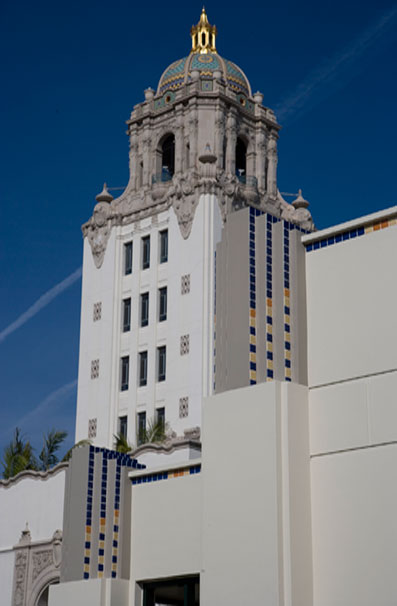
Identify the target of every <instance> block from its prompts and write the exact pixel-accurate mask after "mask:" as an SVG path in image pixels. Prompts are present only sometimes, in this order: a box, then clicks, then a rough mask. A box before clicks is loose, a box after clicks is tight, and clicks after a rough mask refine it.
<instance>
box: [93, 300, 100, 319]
mask: <svg viewBox="0 0 397 606" xmlns="http://www.w3.org/2000/svg"><path fill="white" fill-rule="evenodd" d="M101 318H102V302H101V301H99V302H98V303H94V311H93V320H94V322H98V320H100V319H101Z"/></svg>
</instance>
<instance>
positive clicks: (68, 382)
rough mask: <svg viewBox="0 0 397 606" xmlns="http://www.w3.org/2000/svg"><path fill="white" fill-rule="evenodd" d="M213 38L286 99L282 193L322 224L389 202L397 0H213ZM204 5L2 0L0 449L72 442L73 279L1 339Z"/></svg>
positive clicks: (108, 176) (76, 244)
mask: <svg viewBox="0 0 397 606" xmlns="http://www.w3.org/2000/svg"><path fill="white" fill-rule="evenodd" d="M206 9H207V12H208V17H209V20H210V22H211V23H215V24H216V25H217V27H218V38H217V49H218V52H219V53H220V54H221V55H223V56H224V57H226V58H228V59H231V60H232V61H234V62H236V63H237V64H238V65H240V66H241V68H242V69H243V70H244V71H245V73H246V74H247V76H248V78H249V79H250V81H251V85H252V89H253V91H256V90H260V91H261V92H262V93H263V94H264V104H265V105H267V106H269V107H272V108H274V109H277V110H278V114H279V117H280V122H281V124H282V125H283V129H282V131H281V135H280V142H279V171H278V175H279V187H280V190H281V191H287V192H296V191H297V190H298V188H300V187H301V188H302V189H303V194H304V196H305V197H306V198H307V199H308V200H309V202H310V204H311V206H310V208H311V211H312V214H313V216H314V219H315V222H316V224H317V227H319V228H323V227H327V226H330V225H333V224H335V223H340V222H342V221H345V220H348V219H351V218H354V217H357V216H360V215H363V214H367V213H370V212H374V211H376V210H380V209H382V208H386V207H388V206H392V205H394V204H396V195H395V183H394V181H395V173H396V155H395V141H396V140H397V116H396V111H395V107H396V97H397V79H396V72H395V64H396V51H397V41H396V32H397V5H393V4H392V3H390V2H385V1H381V2H379V1H378V2H375V1H374V0H372V1H371V2H365V1H364V2H362V1H360V2H358V1H351V2H346V1H343V2H342V0H335V2H333V3H329V5H324V4H321V3H318V2H313V1H308V0H306V1H302V2H299V3H293V2H292V1H291V0H287V1H285V2H283V3H273V2H267V3H266V2H263V3H251V4H244V3H241V2H235V1H229V2H222V1H219V0H218V1H213V2H212V3H211V4H207V5H206ZM200 11H201V4H197V5H194V4H192V3H186V2H183V3H182V2H179V1H178V2H173V3H172V4H170V3H160V2H157V3H156V2H154V3H153V2H151V3H135V2H132V1H131V0H130V1H129V2H127V1H124V0H113V2H103V1H102V0H96V1H95V2H94V1H91V0H81V1H79V2H77V1H76V0H70V1H69V2H68V3H61V4H60V3H55V2H49V1H48V0H42V1H38V2H34V3H33V2H27V1H26V0H22V1H20V2H18V3H16V2H10V1H3V3H2V6H1V9H0V33H1V36H0V53H1V57H2V61H1V71H2V74H1V75H2V77H1V82H2V94H1V96H0V106H1V112H0V115H1V118H0V128H1V131H0V137H1V147H0V154H1V158H0V160H1V161H0V167H1V169H0V170H1V172H0V203H1V206H0V208H1V221H0V230H1V231H0V237H1V239H0V242H1V244H0V255H1V257H0V262H1V275H2V280H1V293H0V294H1V303H0V305H1V313H0V368H1V374H0V390H1V391H0V393H1V409H0V410H1V412H0V452H2V450H3V447H4V444H5V443H6V442H7V441H8V440H9V438H10V437H11V434H12V431H13V428H14V427H15V426H16V425H19V426H21V427H22V429H23V431H24V432H25V433H26V434H27V435H30V436H31V438H32V441H33V443H34V444H35V445H36V446H37V447H38V446H39V443H40V440H41V435H42V433H43V432H44V431H46V430H48V429H51V428H52V427H57V428H63V429H67V430H68V431H69V438H68V445H69V444H71V443H72V442H73V431H74V429H73V427H74V411H75V400H76V390H75V383H74V382H75V380H76V378H77V364H78V340H79V321H80V317H79V314H80V309H79V307H80V281H79V280H77V281H75V282H74V283H73V285H72V286H70V287H69V288H66V289H65V290H63V292H62V293H61V294H58V296H55V297H54V298H53V300H52V302H50V303H49V304H48V305H46V306H45V307H44V308H43V309H42V310H41V311H39V312H38V313H36V314H35V315H33V314H32V317H31V318H30V319H29V320H28V321H26V322H25V323H24V324H23V325H21V326H20V327H19V328H18V329H16V330H14V331H13V332H12V331H10V332H9V334H7V336H4V333H3V338H2V339H1V333H2V331H4V330H5V329H6V328H7V327H9V326H10V325H11V324H12V323H13V322H14V321H15V320H16V319H17V318H18V317H19V316H20V315H21V314H23V313H24V312H25V311H26V310H27V309H28V308H29V307H30V306H31V305H32V304H34V302H35V301H36V300H37V299H38V298H39V297H41V296H42V295H44V294H45V293H47V292H48V291H49V290H50V289H51V288H53V287H54V286H55V285H56V284H58V283H59V282H61V281H62V280H64V279H65V278H67V277H68V276H69V275H70V274H72V272H74V271H75V270H76V269H78V268H79V267H80V265H81V261H82V237H81V231H80V225H81V224H82V223H83V222H84V221H86V220H87V219H88V218H89V217H90V215H91V213H92V209H93V206H94V204H95V195H96V194H97V193H98V192H99V191H100V190H101V189H102V184H103V182H104V181H107V183H108V184H109V185H110V186H123V185H125V184H126V183H127V179H128V140H127V136H126V135H125V129H126V126H125V120H127V119H128V117H129V114H130V112H131V110H132V107H133V105H134V104H136V103H138V102H140V101H142V100H143V90H144V89H145V88H147V87H148V86H152V87H153V88H156V86H157V82H158V80H159V78H160V75H161V73H162V71H163V70H164V69H165V67H166V66H167V65H168V64H169V63H171V62H172V61H174V60H176V59H178V58H180V57H183V56H185V55H187V54H188V53H189V50H190V36H189V30H190V26H191V25H192V24H193V23H196V22H197V21H198V19H199V15H200Z"/></svg>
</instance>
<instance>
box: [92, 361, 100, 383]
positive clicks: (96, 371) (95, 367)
mask: <svg viewBox="0 0 397 606" xmlns="http://www.w3.org/2000/svg"><path fill="white" fill-rule="evenodd" d="M98 377H99V360H98V359H97V360H91V379H97V378H98Z"/></svg>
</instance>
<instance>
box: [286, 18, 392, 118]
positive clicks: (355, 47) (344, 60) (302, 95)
mask: <svg viewBox="0 0 397 606" xmlns="http://www.w3.org/2000/svg"><path fill="white" fill-rule="evenodd" d="M396 16H397V6H395V7H394V8H392V9H391V10H390V11H388V12H387V13H384V14H383V15H382V17H381V18H380V19H379V20H378V21H377V22H376V23H375V24H374V25H372V26H371V27H369V28H368V29H367V30H365V31H364V32H363V33H362V34H360V36H358V38H356V39H355V40H354V41H353V42H352V43H351V44H350V45H349V46H347V47H346V48H345V49H344V50H342V51H341V52H339V53H336V54H335V55H334V56H333V57H332V58H331V59H329V60H327V61H325V62H324V63H323V64H322V65H320V66H319V67H318V68H316V69H315V70H313V71H312V72H311V73H309V75H308V76H307V77H306V78H305V79H304V80H303V82H301V84H300V85H299V86H298V87H297V88H296V90H295V91H294V92H293V93H292V94H291V95H289V96H288V97H286V99H284V100H283V101H282V102H281V103H280V105H279V106H278V107H277V108H276V109H275V112H276V115H277V117H278V118H279V119H281V120H282V121H284V122H285V121H286V119H287V118H289V117H290V116H291V115H292V114H295V113H297V112H299V110H301V109H302V107H303V106H304V105H305V104H306V103H307V101H308V100H309V98H310V97H311V96H312V95H313V93H314V92H315V91H316V90H317V89H318V88H319V87H320V86H321V85H324V84H325V83H326V84H328V85H329V84H330V83H331V82H333V81H335V80H336V78H337V77H338V76H340V74H341V72H342V71H343V70H346V69H347V68H349V67H351V66H352V64H354V62H356V61H357V60H358V59H359V58H360V57H361V56H362V55H363V54H364V53H365V51H367V50H368V49H369V48H370V47H371V46H373V44H374V43H375V42H376V41H377V40H378V38H379V37H380V36H382V35H383V34H384V33H385V32H386V31H387V29H388V28H389V27H390V26H391V25H392V22H393V20H394V19H395V18H396Z"/></svg>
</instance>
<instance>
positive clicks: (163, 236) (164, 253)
mask: <svg viewBox="0 0 397 606" xmlns="http://www.w3.org/2000/svg"><path fill="white" fill-rule="evenodd" d="M167 261H168V229H164V230H163V231H161V232H160V263H167Z"/></svg>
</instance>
